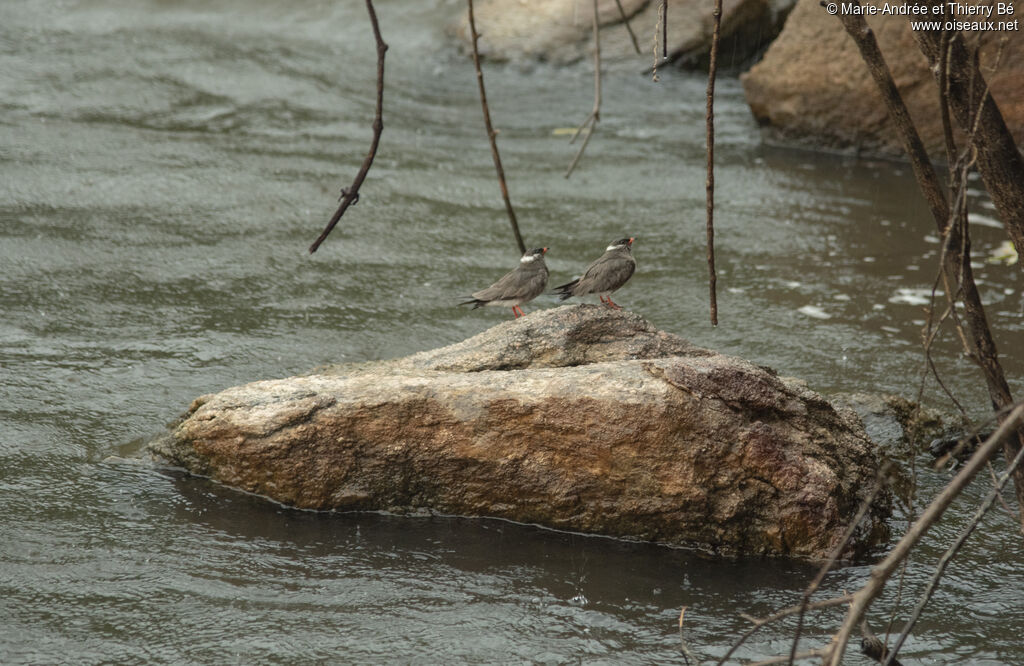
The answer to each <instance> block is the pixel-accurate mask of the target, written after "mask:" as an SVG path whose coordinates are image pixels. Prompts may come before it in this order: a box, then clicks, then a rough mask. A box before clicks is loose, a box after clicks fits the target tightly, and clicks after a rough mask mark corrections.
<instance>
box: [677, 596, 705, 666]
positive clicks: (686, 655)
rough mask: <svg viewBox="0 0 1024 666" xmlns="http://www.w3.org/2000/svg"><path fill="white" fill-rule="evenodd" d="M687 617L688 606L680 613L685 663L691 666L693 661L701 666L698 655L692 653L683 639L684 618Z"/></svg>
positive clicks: (680, 638)
mask: <svg viewBox="0 0 1024 666" xmlns="http://www.w3.org/2000/svg"><path fill="white" fill-rule="evenodd" d="M685 615H686V606H683V608H682V610H680V611H679V647H680V649H681V650H682V651H683V661H685V662H686V663H687V666H689V664H690V661H691V660H692V661H693V663H694V664H698V665H699V664H700V659H697V657H696V655H694V654H693V652H691V651H690V647H689V646H688V645H687V644H686V639H685V638H683V616H685Z"/></svg>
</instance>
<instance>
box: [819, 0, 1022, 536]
mask: <svg viewBox="0 0 1024 666" xmlns="http://www.w3.org/2000/svg"><path fill="white" fill-rule="evenodd" d="M852 1H853V4H859V3H858V2H857V0H852ZM917 1H918V2H925V3H932V2H936V1H938V0H917ZM838 17H839V20H840V22H841V23H842V25H843V27H844V28H845V29H846V31H847V32H848V33H849V34H850V36H851V37H852V38H853V40H854V42H855V43H856V45H857V48H858V49H859V50H860V52H861V57H862V58H863V60H864V62H865V63H866V64H867V66H868V70H869V71H870V72H871V76H872V78H874V80H875V83H876V85H877V86H878V89H879V91H880V92H881V93H882V97H883V99H885V102H886V106H887V107H888V109H889V116H890V118H892V120H893V123H894V124H895V125H896V128H897V130H898V131H899V133H900V137H901V139H902V141H903V147H904V149H905V150H906V151H907V154H908V155H909V156H910V160H911V166H912V167H913V169H914V175H915V177H916V178H917V182H918V185H919V187H920V188H921V191H922V193H923V194H924V196H925V200H926V201H927V202H928V205H929V208H931V211H932V215H933V217H934V218H935V224H936V226H937V227H938V229H939V232H940V234H942V236H944V237H945V236H946V235H947V234H949V235H950V238H948V239H947V242H949V243H951V244H952V246H954V247H962V248H963V252H962V253H948V254H947V255H946V260H945V264H944V265H943V267H942V268H943V270H944V271H945V272H946V274H947V276H946V277H948V279H949V284H951V285H952V284H959V285H961V287H962V289H963V292H962V294H963V304H964V311H965V315H966V319H967V322H968V327H969V329H970V334H971V336H970V337H971V344H972V348H973V351H974V353H975V354H976V358H977V359H978V362H979V365H980V367H981V369H982V371H983V373H984V375H985V383H986V386H987V388H988V392H989V397H990V399H991V400H992V404H993V407H995V409H996V410H997V411H998V410H1001V409H1003V408H1005V407H1008V406H1009V405H1012V404H1013V397H1012V395H1011V393H1010V387H1009V384H1008V383H1007V382H1006V377H1005V375H1004V374H1003V370H1002V366H1001V365H1000V364H999V358H998V352H997V350H996V346H995V341H994V339H993V337H992V332H991V330H990V329H989V326H988V318H987V317H986V315H985V309H984V306H983V305H982V302H981V295H980V294H979V292H978V288H977V285H976V284H975V282H974V277H973V272H972V270H971V264H970V243H969V241H968V240H967V239H966V238H961V236H962V230H961V229H960V227H959V226H958V225H956V224H954V221H955V220H954V218H953V217H951V211H950V207H949V205H947V203H946V199H945V197H944V195H943V194H942V188H941V186H940V185H939V179H938V176H936V174H935V169H934V167H933V166H932V164H931V161H930V160H929V159H928V155H927V153H926V152H925V150H924V144H923V143H922V142H921V138H920V136H919V135H918V133H917V129H916V127H915V126H914V124H913V121H912V120H911V118H910V114H909V113H908V112H907V108H906V105H905V104H904V103H903V99H902V97H901V96H900V93H899V90H898V89H897V88H896V83H895V82H894V81H893V78H892V73H891V72H890V71H889V68H888V66H887V65H886V63H885V59H884V58H883V57H882V53H881V51H880V50H879V48H878V43H877V42H876V40H875V36H874V33H873V32H872V31H871V29H870V28H869V27H868V25H867V23H866V22H865V20H864V17H863V16H862V15H860V14H858V13H856V12H845V11H844V12H839V14H838ZM913 32H914V38H915V39H917V40H918V43H919V45H920V46H921V49H922V51H924V52H925V55H926V57H928V59H929V61H930V62H932V63H933V65H937V64H938V62H939V59H940V57H939V56H940V54H939V53H938V49H939V48H941V45H942V38H941V35H931V34H930V33H929V35H930V36H929V37H928V38H927V39H923V40H922V38H921V36H920V33H927V32H928V31H922V30H915V31H913ZM932 38H934V40H933V39H932ZM933 42H934V43H933ZM932 47H934V49H933V48H932ZM967 61H968V56H967V53H966V48H965V47H964V45H963V44H962V43H961V40H960V39H959V38H958V37H957V36H956V35H953V36H952V37H951V38H950V41H949V59H948V62H949V74H948V76H947V81H946V84H947V88H948V90H949V95H948V96H946V97H947V100H948V101H947V102H945V103H948V104H949V105H950V108H951V109H953V111H954V115H956V116H958V123H960V125H961V127H962V128H965V131H970V130H971V129H973V128H975V127H976V128H977V130H978V131H977V134H979V135H981V134H984V138H982V139H979V138H976V137H972V138H971V140H972V143H973V144H974V146H975V148H976V149H977V151H978V166H979V170H982V176H983V178H985V176H984V169H990V170H998V168H999V160H1000V159H1005V160H1006V162H1005V164H1003V167H1005V169H1003V171H999V173H997V174H993V175H992V176H991V178H992V180H993V181H996V180H998V181H999V186H1000V187H1001V188H1002V189H1001V190H1000V197H1001V200H1002V201H1003V203H1004V204H1007V205H1008V203H1009V202H1010V201H1013V200H1014V199H1013V198H1014V196H1016V195H1018V194H1019V195H1020V201H1019V204H1020V205H1019V207H1018V210H1017V213H1016V214H1017V215H1019V216H1021V217H1022V218H1024V162H1022V161H1021V158H1020V155H1019V154H1017V152H1016V150H1017V149H1016V145H1015V144H1014V143H1013V139H1012V137H1010V138H1009V139H1008V140H1009V144H1008V145H1009V147H1010V148H1012V152H1013V153H1014V154H1013V156H1012V157H1011V156H1007V155H1004V153H1005V152H1006V151H1005V150H1003V149H1004V148H1005V146H1002V147H1000V146H994V145H993V143H994V142H996V141H998V140H1000V139H999V137H1003V135H1004V134H1005V135H1006V136H1009V134H1008V130H1006V125H1005V123H1004V122H1003V120H1002V115H1001V114H999V109H998V108H996V106H995V102H993V101H992V97H991V95H989V94H988V89H987V87H985V88H984V92H983V93H982V94H981V95H980V97H979V95H978V94H977V91H976V90H975V89H974V88H973V87H972V86H973V84H972V81H977V82H978V85H983V83H984V79H982V78H981V72H980V71H978V70H977V63H974V62H973V61H971V62H967ZM936 69H938V67H936ZM974 75H976V76H977V78H971V77H973V76H974ZM939 83H940V85H941V84H942V83H943V82H942V81H940V82H939ZM960 116H966V117H964V118H961V117H960ZM1000 126H1001V127H1002V130H1000V129H999V127H1000ZM1004 138H1005V137H1004ZM983 149H984V150H987V151H989V154H987V155H986V158H985V161H984V164H985V166H984V167H983V162H982V157H981V156H982V152H983ZM1013 164H1020V165H1021V166H1020V168H1021V177H1020V180H1019V182H1016V183H1007V182H1005V177H1007V173H1006V172H1007V170H1008V171H1009V172H1013V171H1014V169H1015V167H1014V166H1013ZM989 180H990V179H989V178H985V184H986V187H987V188H988V189H989V193H990V194H992V198H993V201H995V200H996V192H994V191H993V186H992V185H991V184H990V182H989ZM997 207H998V205H997ZM1000 212H1001V214H1002V211H1000ZM1003 217H1004V224H1006V226H1007V228H1008V229H1011V237H1014V236H1013V231H1012V227H1013V224H1014V222H1013V218H1012V217H1010V216H1008V215H1003ZM1021 226H1022V229H1021V234H1022V239H1024V220H1022V221H1021ZM1022 246H1024V242H1022ZM1022 443H1024V429H1022V432H1020V433H1018V434H1017V436H1016V437H1014V438H1011V439H1009V440H1007V441H1006V443H1005V445H1004V446H1005V449H1006V450H1005V454H1006V459H1007V460H1011V459H1012V458H1014V457H1015V456H1016V454H1017V450H1018V449H1019V448H1020V446H1021V445H1022ZM1014 487H1015V489H1016V492H1017V500H1018V504H1019V505H1020V506H1021V508H1022V511H1021V519H1022V521H1024V468H1018V469H1017V472H1016V474H1015V476H1014Z"/></svg>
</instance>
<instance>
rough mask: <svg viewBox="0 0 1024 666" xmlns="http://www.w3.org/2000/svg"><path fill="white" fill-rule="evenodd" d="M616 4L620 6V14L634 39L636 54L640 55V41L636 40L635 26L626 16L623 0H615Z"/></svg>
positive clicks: (627, 30)
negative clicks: (630, 23)
mask: <svg viewBox="0 0 1024 666" xmlns="http://www.w3.org/2000/svg"><path fill="white" fill-rule="evenodd" d="M615 4H616V6H618V8H619V16H621V17H622V24H623V25H624V26H626V32H628V33H629V38H630V39H631V40H632V41H633V48H634V49H635V50H636V54H637V55H640V53H641V51H640V43H639V42H638V41H636V35H635V34H634V33H633V28H632V26H630V25H629V19H628V18H627V17H626V10H625V9H623V8H622V0H615Z"/></svg>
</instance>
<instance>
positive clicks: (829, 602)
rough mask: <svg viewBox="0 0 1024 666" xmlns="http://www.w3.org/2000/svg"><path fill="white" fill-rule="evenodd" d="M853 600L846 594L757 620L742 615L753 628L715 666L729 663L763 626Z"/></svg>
mask: <svg viewBox="0 0 1024 666" xmlns="http://www.w3.org/2000/svg"><path fill="white" fill-rule="evenodd" d="M852 600H853V595H850V594H844V595H843V596H841V597H834V598H832V599H823V600H822V601H814V602H812V603H809V604H807V605H806V606H804V605H803V604H802V603H801V604H797V605H796V606H790V607H788V608H783V609H782V610H780V611H776V612H775V613H772V614H771V615H769V616H768V617H762V618H757V617H751V616H749V615H745V614H741V615H740V617H742V618H744V619H745V620H748V621H749V622H750V623H751V624H753V626H752V627H750V629H747V631H746V632H744V634H743V635H742V636H740V637H739V638H738V639H737V640H736V642H735V643H733V645H732V647H730V648H729V651H728V652H726V653H725V655H724V656H722V658H721V659H719V660H718V661H717V662H715V666H723V665H724V664H725V662H727V661H728V660H729V657H731V656H732V653H733V652H735V651H736V650H738V649H739V647H740V646H741V645H743V644H744V643H746V642H747V639H748V638H750V637H751V636H753V635H754V632H756V631H757V630H758V629H760V628H761V627H763V626H765V625H767V624H771V623H772V622H777V621H778V620H781V619H782V618H785V617H789V616H791V615H796V614H797V613H800V612H807V611H811V610H819V609H821V608H832V607H833V606H842V605H843V604H848V603H850V601H852Z"/></svg>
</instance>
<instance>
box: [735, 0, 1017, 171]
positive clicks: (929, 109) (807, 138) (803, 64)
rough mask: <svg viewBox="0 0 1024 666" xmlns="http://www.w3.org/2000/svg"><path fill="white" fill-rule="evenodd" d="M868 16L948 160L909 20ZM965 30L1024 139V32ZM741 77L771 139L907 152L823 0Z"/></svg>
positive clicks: (923, 126) (792, 22)
mask: <svg viewBox="0 0 1024 666" xmlns="http://www.w3.org/2000/svg"><path fill="white" fill-rule="evenodd" d="M994 18H995V17H994ZM1003 18H1007V17H1003ZM1009 18H1011V19H1012V18H1013V17H1009ZM867 22H868V25H869V26H870V27H871V29H872V30H873V31H874V33H875V37H876V38H877V40H878V44H879V47H880V48H881V50H882V53H883V55H884V56H885V59H886V62H887V63H888V65H889V68H890V69H891V70H892V73H893V78H894V79H895V81H896V85H897V87H898V88H899V90H900V93H901V95H902V96H903V99H904V101H905V102H906V104H907V107H908V109H909V110H910V114H911V116H912V117H913V119H914V122H915V123H916V125H917V127H918V131H919V132H920V134H921V138H922V140H923V141H924V143H925V146H926V147H927V148H928V151H929V153H931V154H932V155H933V156H935V157H939V158H944V156H945V152H944V147H943V145H944V142H943V135H942V122H941V115H940V114H939V110H938V109H939V107H938V91H937V88H936V84H935V79H934V77H933V75H932V73H931V71H930V70H929V68H928V64H927V61H926V60H925V57H924V56H923V55H922V54H921V51H920V49H918V47H917V44H916V43H915V42H914V38H913V36H912V34H911V32H910V24H909V22H908V20H907V18H906V17H903V16H869V17H867ZM967 35H968V36H967V39H968V42H969V43H970V44H974V42H975V40H976V39H980V40H981V43H982V45H983V46H982V49H981V69H982V72H983V73H984V74H985V77H986V79H987V82H988V84H989V86H990V88H991V91H992V95H993V97H994V98H995V100H996V102H997V103H998V105H999V108H1000V110H1001V111H1002V112H1003V116H1004V117H1005V119H1006V121H1007V125H1008V126H1009V127H1010V130H1011V132H1013V134H1014V137H1015V138H1016V140H1017V143H1018V144H1019V145H1024V144H1022V141H1024V33H1022V32H1020V31H1019V30H1004V31H988V32H977V33H967ZM741 79H742V82H743V89H744V91H745V92H746V96H747V102H748V103H749V105H750V110H751V111H752V112H753V114H754V116H755V117H756V118H757V120H758V121H759V122H760V123H761V124H762V125H764V126H765V127H766V129H767V131H768V133H769V137H770V138H773V139H776V140H781V141H786V142H790V143H803V144H807V145H811V146H813V147H815V148H830V149H836V150H848V151H856V152H861V153H866V154H879V155H889V156H896V155H901V154H902V153H903V150H902V148H901V144H900V140H899V137H898V135H897V134H896V132H895V129H894V128H893V126H892V124H891V122H890V121H889V116H888V112H887V111H886V107H885V103H884V102H883V101H882V97H881V95H880V94H879V93H878V90H877V87H876V86H875V83H874V81H873V80H872V79H871V76H870V74H869V73H868V69H867V66H866V65H865V64H864V62H863V60H862V59H861V56H860V52H859V51H858V50H857V47H856V45H855V44H854V43H853V40H852V39H850V37H849V35H847V34H846V31H845V30H844V29H843V27H842V25H841V24H840V22H839V19H838V18H837V17H835V16H831V15H829V14H828V13H827V12H826V11H825V9H824V8H823V7H822V6H821V5H820V4H819V2H818V0H800V1H799V2H798V3H797V6H796V8H795V9H794V10H793V12H792V13H791V14H790V15H789V18H788V19H787V20H786V25H785V27H784V28H783V30H782V33H781V34H780V35H779V36H778V38H777V39H776V40H775V41H774V42H773V43H772V45H771V47H769V49H768V51H767V52H766V53H765V54H764V58H763V59H762V60H761V62H759V63H758V64H757V65H755V66H754V67H753V68H751V70H750V71H749V72H748V73H746V74H745V75H743V76H742V77H741Z"/></svg>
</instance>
